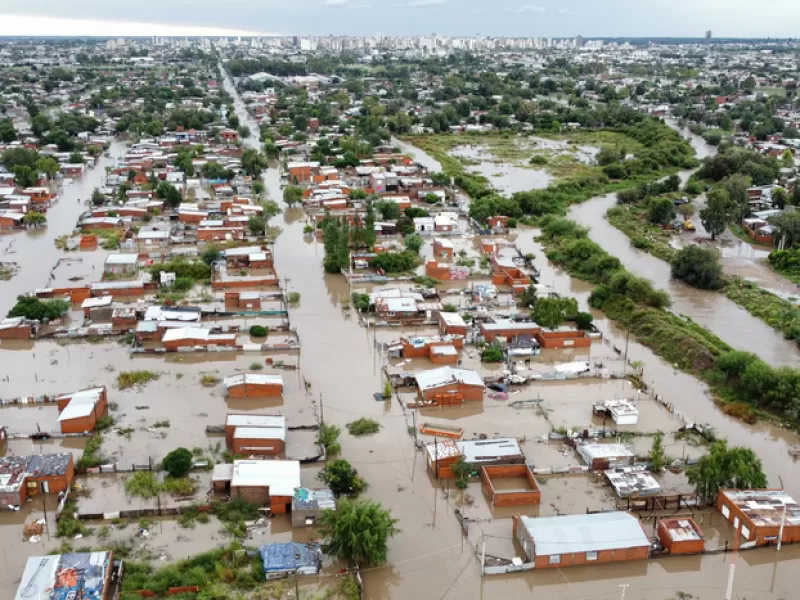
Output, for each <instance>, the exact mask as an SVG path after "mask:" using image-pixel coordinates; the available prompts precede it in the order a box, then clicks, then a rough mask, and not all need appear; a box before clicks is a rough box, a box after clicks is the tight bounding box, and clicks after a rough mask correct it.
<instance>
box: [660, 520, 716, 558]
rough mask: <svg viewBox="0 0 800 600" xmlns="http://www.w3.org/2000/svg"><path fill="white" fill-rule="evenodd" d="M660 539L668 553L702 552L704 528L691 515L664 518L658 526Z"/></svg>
mask: <svg viewBox="0 0 800 600" xmlns="http://www.w3.org/2000/svg"><path fill="white" fill-rule="evenodd" d="M656 534H657V535H658V540H659V541H660V542H661V546H663V548H664V551H665V552H667V553H668V554H702V552H703V548H704V545H705V541H704V537H705V536H704V535H703V530H702V529H700V526H699V525H698V524H697V523H695V522H694V520H692V519H691V518H690V517H681V518H680V519H662V520H660V521H659V522H658V527H656Z"/></svg>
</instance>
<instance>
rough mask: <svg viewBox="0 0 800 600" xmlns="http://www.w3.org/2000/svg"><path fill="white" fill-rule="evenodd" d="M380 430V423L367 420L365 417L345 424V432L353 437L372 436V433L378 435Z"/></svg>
mask: <svg viewBox="0 0 800 600" xmlns="http://www.w3.org/2000/svg"><path fill="white" fill-rule="evenodd" d="M380 428H381V425H380V423H378V422H377V421H375V420H374V419H368V418H366V417H361V418H360V419H358V420H356V421H353V422H352V423H348V424H347V431H349V432H350V435H355V436H362V435H372V434H373V433H378V431H380Z"/></svg>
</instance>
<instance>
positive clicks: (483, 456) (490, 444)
mask: <svg viewBox="0 0 800 600" xmlns="http://www.w3.org/2000/svg"><path fill="white" fill-rule="evenodd" d="M456 446H457V447H458V449H459V450H460V451H461V454H462V456H463V457H464V460H465V461H466V462H468V463H480V462H487V461H493V460H497V459H499V458H512V457H515V456H523V454H522V449H521V448H520V447H519V442H517V440H516V438H497V439H494V440H461V441H457V442H456Z"/></svg>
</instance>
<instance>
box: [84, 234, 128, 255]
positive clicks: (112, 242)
mask: <svg viewBox="0 0 800 600" xmlns="http://www.w3.org/2000/svg"><path fill="white" fill-rule="evenodd" d="M84 232H85V233H86V234H87V235H94V236H97V238H98V239H99V240H100V247H101V248H102V249H103V250H116V249H117V248H119V242H120V240H121V239H122V236H123V235H124V232H123V231H122V230H121V229H87V230H85V231H84Z"/></svg>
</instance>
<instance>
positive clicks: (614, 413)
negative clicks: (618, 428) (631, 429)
mask: <svg viewBox="0 0 800 600" xmlns="http://www.w3.org/2000/svg"><path fill="white" fill-rule="evenodd" d="M602 411H603V412H604V413H606V414H607V415H608V416H610V417H611V418H612V420H613V421H614V423H616V424H617V425H636V424H637V423H638V422H639V411H638V410H636V407H635V406H634V405H633V403H632V402H631V401H630V400H627V399H625V398H619V399H615V400H606V401H605V402H603V404H602Z"/></svg>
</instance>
